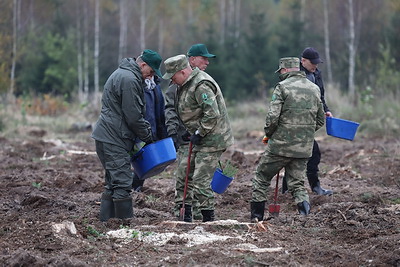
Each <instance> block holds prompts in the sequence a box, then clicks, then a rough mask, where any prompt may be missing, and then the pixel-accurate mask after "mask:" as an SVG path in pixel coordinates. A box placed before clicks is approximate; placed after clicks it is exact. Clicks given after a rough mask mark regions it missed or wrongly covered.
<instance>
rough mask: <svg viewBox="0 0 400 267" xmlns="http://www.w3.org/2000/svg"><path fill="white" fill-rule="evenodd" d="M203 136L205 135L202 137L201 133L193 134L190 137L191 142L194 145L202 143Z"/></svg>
mask: <svg viewBox="0 0 400 267" xmlns="http://www.w3.org/2000/svg"><path fill="white" fill-rule="evenodd" d="M202 138H203V137H201V135H199V134H193V135H192V136H191V137H190V142H192V144H193V145H200V142H201V139H202Z"/></svg>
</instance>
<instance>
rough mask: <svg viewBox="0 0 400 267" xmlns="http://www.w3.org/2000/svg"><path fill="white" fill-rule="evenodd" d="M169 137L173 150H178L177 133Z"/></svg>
mask: <svg viewBox="0 0 400 267" xmlns="http://www.w3.org/2000/svg"><path fill="white" fill-rule="evenodd" d="M169 137H171V138H172V141H173V142H174V147H175V150H176V151H178V148H179V144H178V135H177V134H171V135H170V136H169Z"/></svg>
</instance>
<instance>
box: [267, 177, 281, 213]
mask: <svg viewBox="0 0 400 267" xmlns="http://www.w3.org/2000/svg"><path fill="white" fill-rule="evenodd" d="M278 182H279V171H278V173H277V174H276V186H275V194H274V204H270V205H269V206H268V210H269V213H270V214H271V215H272V216H273V217H278V216H279V211H280V210H281V206H280V205H279V204H276V202H277V200H278V185H279V184H278Z"/></svg>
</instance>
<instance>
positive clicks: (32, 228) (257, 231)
mask: <svg viewBox="0 0 400 267" xmlns="http://www.w3.org/2000/svg"><path fill="white" fill-rule="evenodd" d="M44 137H45V133H43V132H42V131H40V129H34V131H33V130H32V131H31V132H30V135H29V137H27V138H26V139H25V140H23V141H22V140H9V139H6V138H0V147H1V148H0V169H1V174H0V181H1V183H2V186H1V188H0V211H1V218H2V219H1V221H0V237H1V239H0V248H1V250H0V264H1V265H2V266H47V265H50V266H110V265H119V266H131V265H145V266H187V265H198V266H202V265H210V266H211V265H217V266H218V265H221V266H232V265H234V266H264V265H272V266H276V265H301V266H318V265H324V266H343V265H345V266H360V265H362V266H400V243H399V240H400V228H399V219H400V182H399V175H400V173H399V169H400V156H399V154H400V153H399V151H400V143H399V141H398V140H396V139H390V138H387V139H371V138H370V139H368V138H361V137H357V138H356V139H355V140H354V141H352V142H350V141H346V140H340V139H336V138H333V137H325V138H321V139H320V140H319V144H320V147H321V151H322V163H321V165H320V169H321V171H320V177H321V183H322V186H323V187H326V188H329V189H332V190H333V191H334V194H333V195H332V196H329V197H327V196H317V195H314V194H312V193H311V191H309V193H310V200H311V205H312V213H311V214H310V215H309V216H307V217H305V216H300V215H298V214H297V210H296V206H295V203H294V202H293V199H292V197H291V196H290V194H284V195H282V194H279V200H278V202H279V204H280V205H281V211H280V214H279V217H277V218H272V217H270V218H268V220H267V221H264V223H263V224H262V225H255V224H250V223H249V217H250V210H249V200H250V195H251V179H252V177H253V175H254V171H255V168H256V166H257V163H258V161H259V158H260V156H261V153H262V152H263V149H264V148H265V147H264V145H262V144H261V142H260V140H259V138H257V137H254V136H253V134H249V135H248V136H247V137H246V138H244V139H237V140H236V144H235V145H234V146H233V147H231V148H230V149H229V150H228V151H226V152H225V153H224V154H223V160H227V159H229V160H230V161H231V163H233V165H235V166H236V167H237V168H239V172H238V173H237V174H236V176H235V179H234V181H233V182H232V184H231V185H230V186H229V188H228V190H227V191H226V192H225V193H223V194H221V195H219V194H216V200H217V206H216V216H217V219H218V221H217V222H214V223H202V222H201V221H194V222H193V223H183V222H179V221H177V218H175V217H174V215H173V205H174V179H173V172H174V167H175V165H174V164H173V165H171V166H169V167H168V168H167V170H166V171H165V172H163V173H162V174H160V175H158V176H156V177H152V178H149V179H147V180H146V182H145V185H144V188H143V192H140V193H136V192H135V193H133V199H134V203H135V204H134V214H135V217H134V218H132V219H129V220H119V219H110V220H109V221H108V222H100V221H99V220H98V212H99V203H100V202H99V201H100V195H101V192H102V190H103V169H102V167H101V164H100V162H99V160H98V158H97V156H96V154H95V153H94V143H93V142H92V141H91V140H90V139H89V138H87V139H85V140H86V141H85V140H83V141H80V142H73V143H68V142H61V141H59V140H58V141H55V140H46V139H44ZM272 184H273V185H274V182H273V183H272ZM307 188H308V185H307ZM272 192H273V188H272V186H271V194H270V199H271V201H272V198H273V194H272Z"/></svg>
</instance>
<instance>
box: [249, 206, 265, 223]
mask: <svg viewBox="0 0 400 267" xmlns="http://www.w3.org/2000/svg"><path fill="white" fill-rule="evenodd" d="M264 210H265V201H262V202H250V212H251V215H250V221H251V222H252V223H256V222H261V221H263V220H264Z"/></svg>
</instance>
